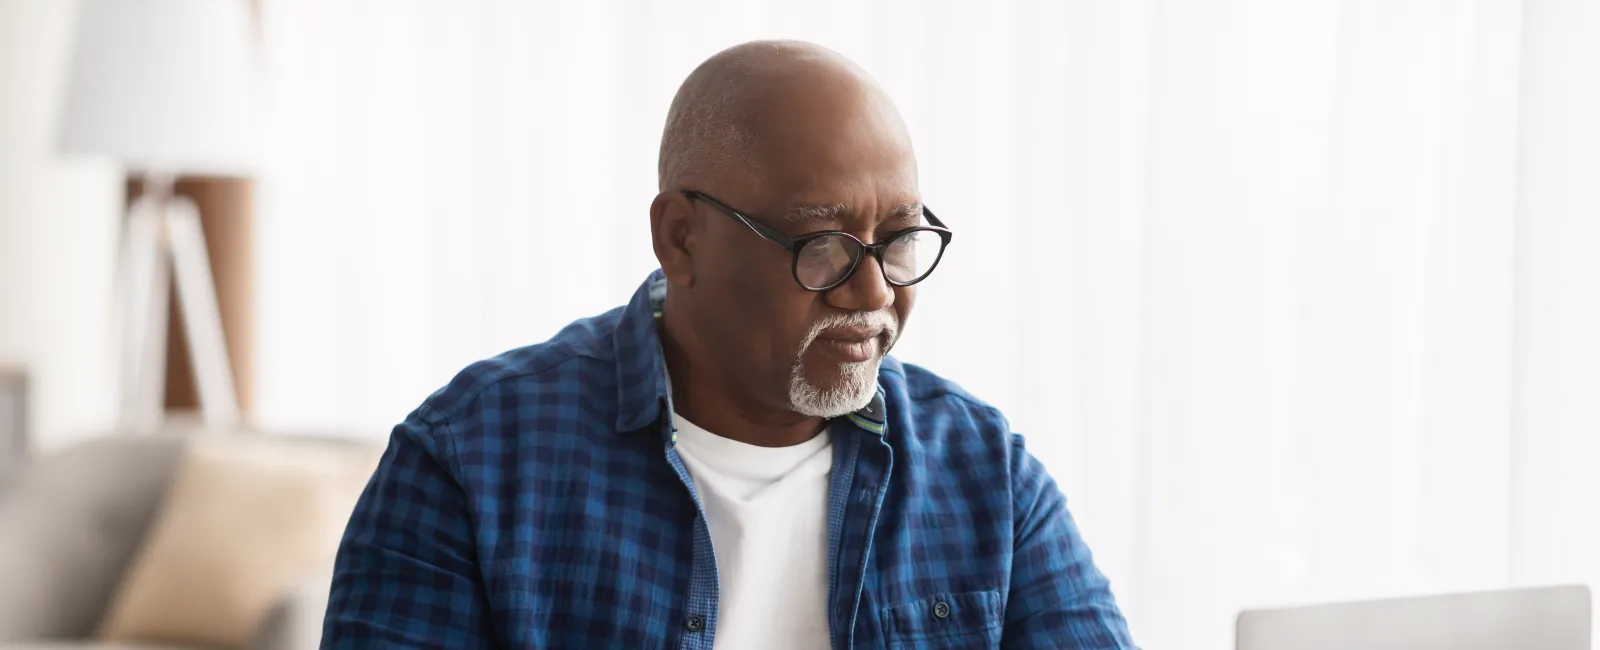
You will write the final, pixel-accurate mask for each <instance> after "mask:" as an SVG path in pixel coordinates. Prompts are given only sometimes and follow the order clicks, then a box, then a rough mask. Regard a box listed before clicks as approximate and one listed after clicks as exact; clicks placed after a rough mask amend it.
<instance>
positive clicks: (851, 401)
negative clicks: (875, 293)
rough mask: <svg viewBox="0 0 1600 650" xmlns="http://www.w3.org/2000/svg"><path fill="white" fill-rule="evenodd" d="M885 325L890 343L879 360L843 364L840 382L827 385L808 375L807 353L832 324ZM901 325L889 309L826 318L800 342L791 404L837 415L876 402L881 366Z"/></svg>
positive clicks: (802, 411)
mask: <svg viewBox="0 0 1600 650" xmlns="http://www.w3.org/2000/svg"><path fill="white" fill-rule="evenodd" d="M851 326H864V327H881V328H883V331H884V334H885V335H886V336H884V338H885V339H887V343H885V344H883V350H882V352H880V353H879V355H878V357H877V358H875V359H870V360H867V361H860V362H853V363H841V364H839V383H838V384H837V385H835V386H832V387H829V388H824V387H821V386H818V385H816V384H813V383H811V381H810V380H809V379H807V378H806V369H805V353H806V350H807V349H808V348H810V347H811V343H812V342H813V341H815V340H816V339H817V335H818V334H821V333H822V331H823V330H826V329H829V328H832V327H851ZM898 334H899V332H898V326H897V324H896V323H895V321H894V317H893V316H891V315H890V314H889V312H887V311H879V312H872V313H865V314H862V313H856V314H845V315H839V316H834V317H830V318H824V319H822V320H821V321H819V322H818V323H817V324H815V325H813V326H812V327H811V332H810V333H808V334H807V335H806V339H805V341H804V342H803V343H801V344H800V352H799V354H798V355H796V357H795V360H794V367H793V368H791V369H790V370H789V407H790V408H792V409H794V411H795V412H796V413H799V414H801V415H808V416H811V417H818V418H836V417H839V416H841V415H845V414H848V413H854V412H856V411H859V410H861V409H862V408H864V407H866V405H867V404H870V403H871V402H872V398H873V396H874V395H876V394H877V392H878V368H879V366H881V365H883V355H884V354H888V352H889V348H890V347H892V346H893V345H894V341H895V339H896V338H897V337H898Z"/></svg>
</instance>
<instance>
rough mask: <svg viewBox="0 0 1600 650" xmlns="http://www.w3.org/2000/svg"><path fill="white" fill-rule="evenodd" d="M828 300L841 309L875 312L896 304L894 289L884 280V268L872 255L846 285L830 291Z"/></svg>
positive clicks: (863, 261) (863, 262)
mask: <svg viewBox="0 0 1600 650" xmlns="http://www.w3.org/2000/svg"><path fill="white" fill-rule="evenodd" d="M827 300H828V302H829V303H830V304H832V305H833V306H835V307H838V308H840V309H847V310H850V311H861V312H873V311H878V310H881V309H884V308H886V307H888V306H889V305H892V304H894V287H892V286H889V283H888V281H886V280H884V278H883V266H882V265H881V264H879V263H878V258H877V257H875V256H873V255H872V254H870V253H867V254H865V255H864V257H863V258H862V260H861V264H860V265H858V266H856V271H855V273H854V274H852V275H851V276H850V279H848V280H846V281H845V283H844V284H841V285H839V286H837V287H834V288H833V289H832V290H830V291H828V295H827Z"/></svg>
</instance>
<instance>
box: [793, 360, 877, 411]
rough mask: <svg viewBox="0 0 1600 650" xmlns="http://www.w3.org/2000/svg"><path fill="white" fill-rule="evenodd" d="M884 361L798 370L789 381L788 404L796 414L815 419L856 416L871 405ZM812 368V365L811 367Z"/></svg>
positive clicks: (824, 365) (833, 364) (817, 366)
mask: <svg viewBox="0 0 1600 650" xmlns="http://www.w3.org/2000/svg"><path fill="white" fill-rule="evenodd" d="M882 362H883V359H882V358H881V357H879V358H874V359H871V360H868V361H858V362H850V363H837V362H835V363H819V364H816V365H815V366H810V367H807V366H802V367H801V368H797V370H800V372H797V373H795V375H794V376H792V377H791V378H790V384H789V401H790V403H791V404H792V405H793V407H794V409H795V411H796V412H799V413H804V414H806V415H811V416H816V417H838V416H841V415H845V414H847V413H854V412H855V411H858V410H860V409H861V408H863V407H865V406H866V405H867V404H868V403H870V402H871V401H872V396H873V395H874V394H876V392H877V387H878V367H879V365H881V364H882ZM808 366H809V364H808Z"/></svg>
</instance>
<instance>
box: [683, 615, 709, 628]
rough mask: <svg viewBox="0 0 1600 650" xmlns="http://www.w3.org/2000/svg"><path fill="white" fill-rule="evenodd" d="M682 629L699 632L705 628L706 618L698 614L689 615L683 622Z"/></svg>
mask: <svg viewBox="0 0 1600 650" xmlns="http://www.w3.org/2000/svg"><path fill="white" fill-rule="evenodd" d="M683 629H685V630H688V631H690V632H699V631H700V630H704V629H706V619H705V618H703V617H700V616H690V617H689V618H688V620H685V621H684V622H683Z"/></svg>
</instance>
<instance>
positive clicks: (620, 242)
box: [256, 0, 1600, 650]
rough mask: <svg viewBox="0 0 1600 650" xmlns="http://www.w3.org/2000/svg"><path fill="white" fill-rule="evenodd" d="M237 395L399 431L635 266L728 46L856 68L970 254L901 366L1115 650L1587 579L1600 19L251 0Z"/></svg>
mask: <svg viewBox="0 0 1600 650" xmlns="http://www.w3.org/2000/svg"><path fill="white" fill-rule="evenodd" d="M263 6H264V19H265V27H266V50H267V54H268V64H269V69H270V77H271V79H272V83H273V88H272V91H273V97H274V100H273V101H274V105H273V106H272V109H273V115H274V120H275V123H274V126H273V133H272V137H271V138H270V141H271V142H272V146H273V150H272V153H271V156H270V158H269V161H268V162H269V164H268V166H267V168H266V170H265V171H264V173H263V177H262V184H261V190H260V191H261V196H260V201H261V204H262V205H261V212H262V218H261V219H260V222H259V228H260V240H259V242H260V243H259V245H260V250H259V252H258V254H259V260H260V265H261V266H260V274H259V275H260V286H259V291H260V293H259V304H258V313H259V314H260V317H259V321H258V323H257V328H258V333H257V336H258V340H259V345H260V347H259V350H258V355H259V360H260V361H259V369H258V373H259V375H258V376H257V377H256V383H257V386H258V402H259V408H258V415H259V417H260V418H261V419H262V420H263V421H264V422H266V423H268V424H272V425H276V426H283V427H296V426H300V427H307V428H314V429H318V430H323V429H326V428H327V427H329V426H335V425H348V426H361V427H367V428H368V430H370V431H373V432H374V435H381V433H382V432H384V431H386V429H387V426H389V425H391V424H392V423H393V422H395V421H397V420H398V419H399V418H401V417H402V416H404V414H405V413H406V412H407V411H408V410H409V409H410V408H412V407H413V406H415V405H416V404H417V403H418V402H419V401H420V400H421V399H422V398H423V397H424V396H426V395H427V394H428V393H429V392H431V391H432V390H434V389H435V388H437V387H438V386H440V385H442V383H443V382H445V381H447V380H448V379H449V378H450V377H451V376H452V374H453V373H454V372H456V371H457V370H459V369H460V368H461V367H462V366H464V365H466V364H467V363H469V362H471V361H473V360H475V359H478V358H482V357H485V356H490V355H493V354H495V353H498V352H500V351H503V350H505V349H508V348H512V347H516V346H520V345H526V344H529V343H533V342H537V341H540V340H543V339H545V338H547V337H548V336H550V335H551V334H553V333H555V332H556V330H557V329H558V328H559V327H560V326H562V325H563V324H565V323H567V322H568V321H570V320H572V319H574V318H577V317H580V316H585V315H590V314H594V313H598V312H601V311H603V310H606V309H608V308H610V307H612V306H615V305H617V304H620V303H621V302H623V301H625V300H626V299H627V297H628V295H629V293H630V291H631V290H632V289H633V288H634V286H635V285H636V284H637V283H638V282H639V281H641V280H642V279H643V277H644V275H645V274H646V273H647V272H648V271H650V270H651V269H652V268H654V260H653V256H652V254H651V250H650V247H649V243H648V226H647V222H646V215H647V207H648V205H649V202H650V199H651V197H652V196H653V195H654V192H655V189H654V188H655V176H654V174H655V154H656V147H657V141H658V138H659V136H660V128H661V125H662V123H663V121H664V116H665V112H666V107H667V104H668V102H669V101H670V99H671V96H672V93H673V91H674V90H675V89H676V86H677V84H678V83H679V81H681V79H682V78H683V76H684V75H685V74H687V73H688V72H689V70H691V69H692V68H693V66H694V65H695V64H696V63H698V62H699V61H700V60H702V59H704V58H705V57H706V56H708V55H710V54H712V53H713V52H715V51H717V50H719V49H721V48H723V47H726V46H727V45H731V44H733V43H736V42H739V41H743V40H747V39H753V38H765V37H789V38H802V39H808V40H814V41H817V42H820V43H823V44H825V45H828V46H830V47H832V48H834V49H837V50H839V51H841V52H843V53H844V54H845V55H847V56H850V57H851V58H853V59H855V60H856V61H857V62H859V63H860V64H862V65H863V66H865V67H866V68H867V69H868V70H870V71H872V72H873V73H874V75H875V76H877V78H878V79H879V80H880V81H881V82H882V84H883V85H884V86H885V87H887V89H888V91H889V92H890V93H891V94H892V95H893V96H894V98H895V99H896V100H897V102H898V103H899V106H900V108H901V111H902V112H903V113H904V115H905V118H906V120H907V121H908V123H909V124H910V128H911V131H912V134H913V138H914V140H915V143H916V146H917V148H918V154H919V160H920V163H921V169H922V179H921V184H922V190H923V194H924V199H925V200H926V202H927V203H928V204H929V205H930V206H932V207H933V208H934V209H936V210H937V211H938V212H939V214H940V215H941V217H944V218H945V219H946V221H947V222H948V223H949V224H950V225H951V226H952V227H953V228H954V229H955V230H956V232H957V235H956V239H955V243H954V244H953V245H952V247H951V249H950V251H949V253H948V255H947V257H946V261H945V262H944V263H943V264H942V265H941V267H940V270H939V272H938V273H937V274H935V276H934V278H933V279H931V280H929V281H928V283H927V284H925V285H924V288H923V291H922V293H921V300H920V302H919V306H918V311H917V313H916V314H915V315H914V316H913V318H912V324H911V327H910V329H909V331H908V333H907V335H906V337H905V339H904V342H903V344H902V345H901V347H900V348H899V349H898V350H897V354H898V355H899V356H900V357H901V358H902V359H905V360H907V361H912V362H916V363H920V364H923V365H926V366H928V367H930V368H932V369H933V370H935V371H937V372H940V373H943V374H945V375H946V376H948V377H951V378H953V379H955V380H957V381H958V382H960V383H962V384H963V385H965V386H966V387H967V388H969V389H970V390H972V391H973V392H975V393H976V394H977V395H979V396H980V397H982V398H985V399H987V400H989V401H991V402H993V403H994V404H996V405H998V406H999V407H1001V408H1002V409H1004V410H1005V411H1006V412H1007V413H1008V415H1009V416H1010V418H1011V419H1012V422H1013V424H1014V425H1015V426H1016V428H1017V429H1018V430H1020V431H1022V432H1024V433H1026V434H1028V435H1029V437H1030V441H1031V442H1030V444H1031V445H1032V446H1033V447H1034V449H1035V450H1036V451H1037V453H1039V454H1040V455H1041V456H1042V457H1043V458H1044V459H1045V461H1046V462H1047V463H1048V465H1049V466H1050V467H1051V468H1052V470H1053V471H1054V472H1055V473H1056V475H1057V476H1058V478H1059V479H1060V481H1061V483H1062V485H1063V488H1064V489H1065V491H1066V492H1067V495H1068V498H1069V500H1070V502H1071V503H1072V504H1073V508H1074V511H1075V513H1076V514H1077V515H1078V517H1079V518H1080V520H1081V521H1082V524H1083V527H1084V530H1085V532H1086V535H1087V536H1088V538H1089V541H1090V543H1091V544H1092V545H1093V546H1094V548H1095V549H1096V552H1097V554H1098V557H1099V559H1100V563H1101V564H1102V566H1103V568H1104V569H1105V570H1106V571H1107V573H1108V574H1110V576H1111V577H1112V579H1113V580H1114V581H1115V585H1116V590H1117V592H1118V594H1119V597H1120V600H1121V602H1122V604H1123V606H1124V608H1125V610H1126V612H1127V614H1128V615H1129V618H1130V620H1131V622H1132V624H1133V626H1134V631H1135V634H1136V637H1137V638H1138V639H1139V640H1140V642H1141V644H1142V645H1145V646H1147V647H1150V648H1184V649H1189V648H1204V649H1213V650H1222V649H1224V648H1228V647H1231V645H1230V644H1231V639H1232V624H1233V618H1234V616H1235V615H1236V614H1237V613H1238V611H1239V610H1240V609H1241V608H1246V607H1254V606H1265V605H1281V604H1288V603H1301V602H1313V601H1322V600H1329V599H1343V598H1368V597H1379V596H1389V595H1397V594H1407V593H1419V592H1432V591H1442V590H1459V589H1476V588H1488V587H1499V586H1506V585H1515V584H1527V583H1533V582H1540V583H1542V582H1564V581H1575V580H1590V581H1600V521H1597V519H1600V479H1597V478H1595V477H1596V476H1600V442H1597V441H1596V440H1597V438H1600V406H1597V404H1600V334H1597V333H1600V262H1597V261H1596V257H1595V256H1593V255H1592V252H1593V251H1594V250H1596V248H1597V247H1600V226H1597V225H1596V224H1597V223H1600V220H1597V219H1596V218H1595V215H1596V214H1600V195H1597V192H1596V191H1595V189H1594V188H1595V187H1600V184H1597V183H1596V179H1597V178H1600V174H1597V172H1600V131H1597V130H1596V128H1595V127H1594V126H1593V124H1594V123H1595V122H1594V120H1593V119H1592V116H1594V115H1600V73H1597V70H1596V67H1597V66H1596V62H1597V54H1600V50H1597V46H1596V45H1595V43H1596V42H1597V41H1600V15H1597V14H1596V11H1595V9H1594V6H1593V4H1592V3H1589V2H1584V1H1583V0H1566V1H1555V0H1552V1H1547V2H1546V1H1536V0H1528V1H1527V2H1510V1H1497V0H1364V1H1356V0H1345V1H1341V0H1296V1H1295V2H1283V1H1282V0H1207V1H1206V2H1190V1H1187V0H1184V1H1179V0H1118V1H1117V2H1097V1H1091V0H1076V1H1071V2H1052V1H1040V2H1023V1H1010V2H1003V1H996V2H985V3H966V2H962V3H956V2H947V3H941V2H923V1H918V0H880V1H876V2H850V1H843V0H835V1H831V2H803V3H802V2H738V1H733V0H727V1H721V2H712V1H705V0H701V1H698V2H681V1H673V2H667V1H665V0H663V1H659V2H626V3H619V2H581V3H580V2H571V3H553V2H541V3H531V2H524V1H522V0H474V1H463V0H431V1H422V0H383V1H382V2H379V1H376V0H369V1H358V0H340V1H336V2H328V1H324V0H318V1H312V0H265V2H264V3H263Z"/></svg>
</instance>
